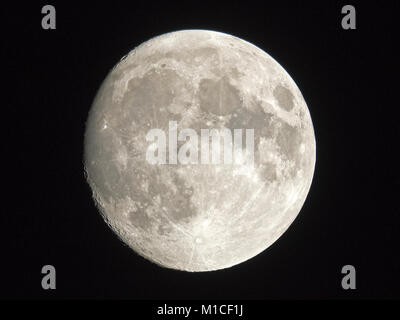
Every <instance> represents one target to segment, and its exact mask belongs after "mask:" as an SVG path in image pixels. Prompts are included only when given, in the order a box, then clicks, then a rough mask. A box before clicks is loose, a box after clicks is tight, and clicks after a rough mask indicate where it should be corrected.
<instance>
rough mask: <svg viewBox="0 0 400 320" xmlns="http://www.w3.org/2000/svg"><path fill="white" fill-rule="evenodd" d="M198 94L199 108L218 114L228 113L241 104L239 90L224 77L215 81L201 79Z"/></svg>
mask: <svg viewBox="0 0 400 320" xmlns="http://www.w3.org/2000/svg"><path fill="white" fill-rule="evenodd" d="M198 96H199V99H200V108H201V109H202V110H203V111H205V112H207V113H212V114H216V115H218V116H224V115H229V114H231V113H232V112H233V111H234V110H235V109H238V108H240V107H241V105H242V100H241V98H240V95H239V90H238V89H237V88H235V87H234V86H232V85H231V84H230V83H229V80H228V79H227V78H226V77H223V78H221V79H219V80H217V81H215V80H211V79H203V80H201V81H200V86H199V93H198Z"/></svg>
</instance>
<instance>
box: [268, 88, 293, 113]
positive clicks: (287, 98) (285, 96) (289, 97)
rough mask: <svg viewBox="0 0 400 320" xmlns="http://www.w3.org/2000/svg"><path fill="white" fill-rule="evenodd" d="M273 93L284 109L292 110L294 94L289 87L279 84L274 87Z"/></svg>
mask: <svg viewBox="0 0 400 320" xmlns="http://www.w3.org/2000/svg"><path fill="white" fill-rule="evenodd" d="M273 94H274V97H275V98H276V100H278V104H279V106H280V107H281V108H282V109H284V110H286V111H290V110H292V109H293V107H294V104H293V99H294V96H293V94H292V92H290V90H289V89H287V88H286V87H284V86H282V85H278V86H276V88H275V89H274V92H273Z"/></svg>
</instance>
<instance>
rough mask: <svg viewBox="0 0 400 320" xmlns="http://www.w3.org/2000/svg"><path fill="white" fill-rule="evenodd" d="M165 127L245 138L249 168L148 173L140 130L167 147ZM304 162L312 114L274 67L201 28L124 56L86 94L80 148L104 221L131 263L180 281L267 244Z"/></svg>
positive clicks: (300, 183) (186, 167) (311, 161)
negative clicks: (136, 259)
mask: <svg viewBox="0 0 400 320" xmlns="http://www.w3.org/2000/svg"><path fill="white" fill-rule="evenodd" d="M171 123H176V125H177V131H178V132H179V131H182V130H184V129H185V128H191V129H192V131H191V132H196V133H197V134H199V136H200V132H201V130H204V129H218V130H222V129H228V130H230V131H226V132H234V130H235V129H236V130H239V129H243V130H245V129H252V130H253V132H254V136H253V139H254V150H253V153H254V154H253V155H254V161H253V163H249V162H245V163H241V164H240V163H239V164H236V163H231V164H230V163H208V164H207V163H206V164H204V163H196V162H190V163H181V162H179V161H178V162H177V163H172V164H171V163H166V164H152V163H149V161H147V160H146V154H147V153H148V152H149V145H150V144H151V142H149V139H148V132H149V131H150V130H151V129H155V128H157V129H159V130H161V131H162V132H165V133H166V137H167V139H168V137H169V134H168V132H169V130H170V128H169V126H170V124H171ZM159 132H160V131H159ZM244 132H245V131H243V133H244ZM246 132H247V131H246ZM244 140H245V139H244V136H243V141H244ZM221 141H222V139H221ZM168 143H169V142H167V144H168ZM182 143H183V141H178V147H179V145H182ZM243 145H244V142H243ZM242 148H243V147H242ZM167 149H168V146H167ZM199 149H200V147H199ZM167 151H168V150H167ZM158 152H161V150H159V151H158ZM169 157H171V155H169ZM315 159H316V146H315V136H314V129H313V124H312V120H311V116H310V113H309V110H308V107H307V105H306V102H305V100H304V98H303V96H302V94H301V92H300V90H299V88H298V87H297V85H296V84H295V82H294V81H293V79H292V78H291V77H290V76H289V74H288V73H287V72H286V71H285V69H284V68H283V67H282V66H281V65H280V64H279V63H278V62H277V61H275V60H274V59H273V58H272V57H271V56H269V55H268V54H267V53H266V52H264V51H263V50H261V49H259V48H258V47H256V46H254V45H253V44H251V43H249V42H247V41H244V40H242V39H239V38H237V37H234V36H231V35H228V34H224V33H220V32H214V31H207V30H183V31H177V32H172V33H167V34H164V35H161V36H158V37H155V38H153V39H151V40H149V41H147V42H145V43H143V44H141V45H140V46H138V47H137V48H135V49H134V50H132V51H131V52H130V53H129V54H127V55H126V56H124V57H123V58H122V59H121V61H119V63H117V65H116V66H115V67H114V68H113V69H112V70H111V71H110V73H109V74H108V76H107V77H106V79H105V80H104V81H103V83H102V85H101V87H100V89H99V90H98V92H97V95H96V97H95V99H94V102H93V105H92V107H91V109H90V112H89V115H88V120H87V123H86V131H85V138H84V169H85V176H86V179H87V182H88V183H89V185H90V188H91V190H92V192H93V198H94V200H95V203H96V206H97V207H98V209H99V211H100V213H101V215H102V216H103V218H104V220H105V221H106V223H107V224H108V225H109V226H110V227H111V228H112V230H113V231H114V232H115V233H116V234H117V235H118V236H119V238H120V239H121V240H122V241H123V242H124V243H125V244H126V245H128V246H129V247H130V248H131V249H133V250H134V251H135V252H136V253H138V254H139V255H141V256H142V257H144V258H146V259H148V260H150V261H152V262H154V263H156V264H158V265H160V266H163V267H167V268H171V269H177V270H183V271H191V272H200V271H211V270H219V269H224V268H229V267H231V266H234V265H237V264H240V263H242V262H244V261H246V260H248V259H250V258H252V257H254V256H256V255H258V254H259V253H261V252H262V251H264V250H265V249H266V248H268V247H269V246H271V245H272V244H273V243H274V242H275V241H276V240H277V239H278V238H279V237H280V236H281V235H282V234H283V233H284V232H285V231H286V230H287V229H288V227H289V226H290V224H291V223H292V222H293V221H294V219H295V218H296V216H297V215H298V213H299V212H300V210H301V207H302V206H303V203H304V201H305V199H306V197H307V194H308V192H309V189H310V186H311V182H312V178H313V174H314V167H315ZM293 245H295V244H293Z"/></svg>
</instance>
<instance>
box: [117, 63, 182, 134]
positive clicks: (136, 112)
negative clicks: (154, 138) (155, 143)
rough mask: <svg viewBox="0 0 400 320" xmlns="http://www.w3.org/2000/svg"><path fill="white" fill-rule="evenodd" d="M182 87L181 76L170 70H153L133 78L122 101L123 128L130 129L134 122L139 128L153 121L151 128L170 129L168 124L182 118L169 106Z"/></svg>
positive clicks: (120, 120) (121, 125)
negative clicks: (168, 107)
mask: <svg viewBox="0 0 400 320" xmlns="http://www.w3.org/2000/svg"><path fill="white" fill-rule="evenodd" d="M182 84H183V82H182V80H181V78H180V77H179V75H177V74H176V72H174V71H172V70H169V69H162V70H160V71H158V72H157V71H156V70H154V69H153V70H150V71H149V72H148V73H147V74H145V75H144V76H143V77H142V78H133V79H131V80H130V81H129V83H128V89H127V91H126V94H125V96H124V99H123V101H122V111H123V112H122V113H121V118H120V119H119V125H120V127H125V126H127V127H130V126H131V123H132V120H135V121H137V122H138V126H139V127H140V126H145V125H146V124H147V123H148V122H149V121H150V123H151V127H152V128H167V127H168V121H170V120H180V118H181V116H180V115H176V114H173V113H171V112H169V111H168V110H167V108H166V107H167V106H168V105H169V104H170V103H171V102H172V101H173V99H174V97H175V96H176V95H177V94H179V93H178V92H179V90H180V88H181V87H182Z"/></svg>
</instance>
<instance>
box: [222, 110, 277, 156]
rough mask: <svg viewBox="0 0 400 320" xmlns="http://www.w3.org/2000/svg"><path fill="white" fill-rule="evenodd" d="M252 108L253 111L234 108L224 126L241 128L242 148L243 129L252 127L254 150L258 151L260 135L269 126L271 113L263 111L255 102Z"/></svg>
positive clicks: (243, 144)
mask: <svg viewBox="0 0 400 320" xmlns="http://www.w3.org/2000/svg"><path fill="white" fill-rule="evenodd" d="M253 109H254V111H252V110H248V109H245V108H238V109H236V110H235V111H234V113H233V115H232V116H231V118H230V120H229V122H228V123H227V125H226V127H227V128H228V129H231V130H234V129H243V136H242V142H243V143H242V148H245V147H246V144H245V141H246V140H245V132H246V130H245V129H254V151H255V152H258V146H259V143H260V136H261V135H263V132H264V131H265V130H266V128H269V126H270V122H271V118H272V115H271V114H269V113H265V112H264V111H263V109H262V108H261V106H260V105H259V104H255V105H254V106H253ZM257 158H258V157H257V155H256V159H257Z"/></svg>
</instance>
